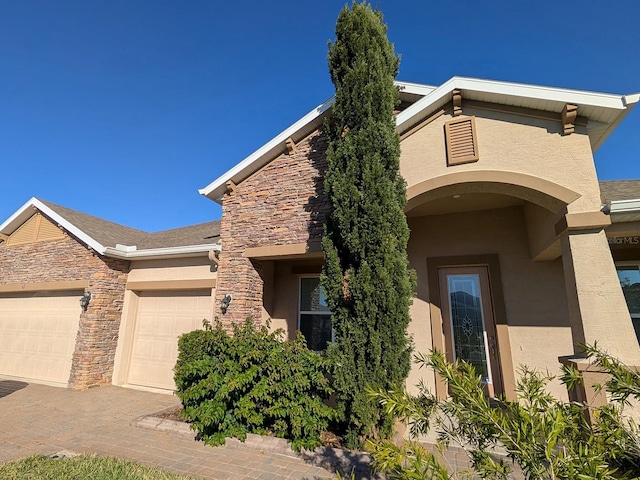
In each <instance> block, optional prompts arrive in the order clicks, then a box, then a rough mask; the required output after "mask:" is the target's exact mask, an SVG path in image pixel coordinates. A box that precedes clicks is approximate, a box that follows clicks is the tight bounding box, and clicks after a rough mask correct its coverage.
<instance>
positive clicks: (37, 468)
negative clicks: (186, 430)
mask: <svg viewBox="0 0 640 480" xmlns="http://www.w3.org/2000/svg"><path fill="white" fill-rule="evenodd" d="M0 479H2V480H63V479H64V480H192V479H193V477H186V476H183V475H175V474H173V473H167V472H164V471H162V470H159V469H157V468H153V467H147V466H145V465H140V464H138V463H133V462H128V461H126V460H121V459H119V458H112V457H96V456H94V455H79V456H77V457H72V458H63V459H60V460H53V459H51V458H49V457H45V456H42V455H34V456H32V457H28V458H24V459H22V460H17V461H15V462H8V463H5V464H3V465H0Z"/></svg>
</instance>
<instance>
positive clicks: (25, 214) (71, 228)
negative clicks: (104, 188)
mask: <svg viewBox="0 0 640 480" xmlns="http://www.w3.org/2000/svg"><path fill="white" fill-rule="evenodd" d="M31 208H36V209H38V210H40V211H41V212H42V213H44V214H45V215H46V216H47V217H49V218H51V220H53V221H54V222H56V223H57V224H58V225H60V226H61V227H62V228H64V229H65V230H66V231H68V232H69V233H71V234H73V236H75V237H77V238H78V239H79V240H82V242H84V243H85V244H87V245H88V246H89V247H91V248H92V249H93V250H95V251H96V252H98V253H99V254H101V255H103V254H104V251H105V248H106V247H105V246H104V245H102V244H101V243H100V242H98V241H96V240H95V239H94V238H92V237H90V236H89V235H87V234H86V233H84V232H83V231H82V230H80V229H79V228H78V227H76V226H75V225H74V224H72V223H70V222H68V221H67V220H65V219H64V218H63V217H61V216H60V215H59V214H57V213H56V212H55V211H54V210H52V209H51V208H49V207H48V206H46V205H45V204H44V203H42V202H41V201H40V200H38V199H37V198H35V197H31V199H29V201H27V202H26V203H25V204H24V205H23V206H22V207H20V208H19V209H18V210H17V211H16V212H15V213H14V214H13V215H11V216H10V217H9V218H8V219H7V220H5V221H4V223H2V225H0V232H2V231H3V230H4V229H6V228H7V227H9V226H11V224H12V223H13V222H15V221H20V222H21V223H22V222H25V221H26V220H27V219H28V218H29V217H30V216H31V214H30V212H29V210H30V209H31Z"/></svg>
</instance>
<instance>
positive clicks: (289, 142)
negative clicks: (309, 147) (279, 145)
mask: <svg viewBox="0 0 640 480" xmlns="http://www.w3.org/2000/svg"><path fill="white" fill-rule="evenodd" d="M284 144H285V145H286V146H287V153H288V154H289V155H293V154H294V153H296V143H295V142H294V141H293V138H291V137H289V138H287V139H286V140H285V141H284Z"/></svg>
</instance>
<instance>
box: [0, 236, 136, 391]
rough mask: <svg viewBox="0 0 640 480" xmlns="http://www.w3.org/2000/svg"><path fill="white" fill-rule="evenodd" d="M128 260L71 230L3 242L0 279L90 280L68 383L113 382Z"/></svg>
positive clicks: (3, 281)
mask: <svg viewBox="0 0 640 480" xmlns="http://www.w3.org/2000/svg"><path fill="white" fill-rule="evenodd" d="M128 270H129V262H128V261H124V260H115V259H111V258H105V257H100V256H99V255H97V254H96V253H95V252H93V251H92V250H90V249H88V248H87V247H85V246H84V245H83V244H81V243H80V242H79V241H78V240H76V239H75V238H73V237H72V236H65V237H64V238H62V239H60V240H50V241H43V242H38V243H27V244H21V245H12V246H7V245H0V284H4V285H7V284H15V283H36V282H38V283H39V282H61V281H70V280H88V281H89V286H88V290H90V291H91V294H92V298H91V303H90V305H89V308H88V309H87V311H86V312H83V313H82V314H81V315H80V321H79V328H78V334H77V338H76V347H75V351H74V354H73V360H72V366H71V375H70V379H69V386H70V387H74V388H86V387H89V386H93V385H101V384H108V383H111V376H112V374H113V361H114V355H115V350H116V345H117V342H118V329H119V326H120V316H121V312H122V306H123V302H124V291H125V284H126V281H127V272H128Z"/></svg>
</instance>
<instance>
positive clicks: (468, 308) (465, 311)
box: [439, 267, 502, 396]
mask: <svg viewBox="0 0 640 480" xmlns="http://www.w3.org/2000/svg"><path fill="white" fill-rule="evenodd" d="M439 274H440V275H439V276H440V295H441V297H442V298H441V299H442V317H443V327H444V334H445V345H446V346H447V350H448V351H447V357H448V359H449V360H450V361H455V360H457V359H461V360H464V361H465V362H467V363H470V364H471V365H473V366H474V368H475V370H476V373H477V374H478V375H480V377H481V378H482V382H483V384H484V385H485V386H486V389H487V394H488V395H490V396H495V395H496V394H498V393H500V392H501V391H502V381H501V375H500V370H499V360H498V352H497V343H496V334H495V320H494V317H493V308H492V306H491V295H490V292H489V281H488V273H487V271H486V268H484V267H460V268H442V269H440V271H439Z"/></svg>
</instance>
